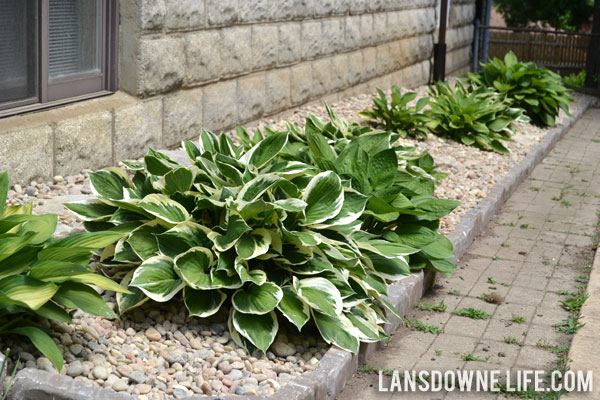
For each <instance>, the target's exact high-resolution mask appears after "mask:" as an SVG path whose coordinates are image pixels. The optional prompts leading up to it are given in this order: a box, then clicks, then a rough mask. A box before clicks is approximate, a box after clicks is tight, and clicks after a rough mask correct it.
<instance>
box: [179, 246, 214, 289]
mask: <svg viewBox="0 0 600 400" xmlns="http://www.w3.org/2000/svg"><path fill="white" fill-rule="evenodd" d="M213 261H214V260H213V253H212V251H211V250H210V249H207V248H205V247H193V248H191V249H190V250H188V251H187V252H185V253H183V254H180V255H179V256H177V257H176V258H175V261H174V262H175V272H176V273H177V275H179V276H180V277H181V279H182V280H183V281H184V282H185V283H186V284H187V285H188V286H190V287H191V288H193V289H198V290H209V289H212V287H213V286H212V279H211V275H210V270H211V266H212V264H213Z"/></svg>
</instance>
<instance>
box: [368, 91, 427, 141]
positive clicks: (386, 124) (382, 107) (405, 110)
mask: <svg viewBox="0 0 600 400" xmlns="http://www.w3.org/2000/svg"><path fill="white" fill-rule="evenodd" d="M377 93H378V94H379V97H374V98H373V107H372V108H368V109H366V110H364V111H363V112H361V113H359V114H358V115H360V116H361V117H363V118H367V119H369V120H372V122H373V124H374V125H375V126H377V127H381V128H383V129H385V130H386V131H392V132H396V133H399V134H400V136H401V137H403V138H404V137H407V136H412V137H422V138H423V139H425V138H426V137H427V133H429V129H428V128H427V127H426V126H425V123H426V122H427V118H426V117H425V115H423V114H421V111H422V110H423V109H424V108H425V106H426V105H427V103H429V98H427V97H422V98H420V99H419V100H418V101H417V103H416V104H415V105H414V106H409V103H410V102H412V101H413V100H415V99H416V98H417V94H416V93H415V92H407V93H404V94H402V92H401V91H400V88H398V86H393V87H392V94H391V102H389V103H388V99H387V96H386V95H385V93H384V92H383V91H382V90H380V89H377Z"/></svg>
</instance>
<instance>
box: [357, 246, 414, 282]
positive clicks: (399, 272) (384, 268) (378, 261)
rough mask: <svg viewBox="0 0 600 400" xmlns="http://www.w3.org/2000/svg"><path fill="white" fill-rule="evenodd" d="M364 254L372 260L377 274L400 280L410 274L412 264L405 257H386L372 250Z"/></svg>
mask: <svg viewBox="0 0 600 400" xmlns="http://www.w3.org/2000/svg"><path fill="white" fill-rule="evenodd" d="M364 254H365V256H367V257H369V259H370V260H371V262H372V264H373V269H374V270H375V272H376V273H377V275H379V276H380V277H382V278H384V279H388V280H390V281H398V280H400V279H404V278H406V277H407V276H409V275H410V266H409V265H408V263H407V262H406V260H405V259H404V257H384V256H382V255H380V254H377V253H373V252H370V251H365V252H364Z"/></svg>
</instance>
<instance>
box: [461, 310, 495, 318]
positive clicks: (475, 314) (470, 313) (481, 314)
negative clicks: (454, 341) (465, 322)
mask: <svg viewBox="0 0 600 400" xmlns="http://www.w3.org/2000/svg"><path fill="white" fill-rule="evenodd" d="M452 314H454V315H458V316H460V317H468V318H472V319H488V318H490V317H491V315H490V314H488V313H486V312H485V311H483V310H479V309H477V308H461V309H460V310H454V311H453V312H452Z"/></svg>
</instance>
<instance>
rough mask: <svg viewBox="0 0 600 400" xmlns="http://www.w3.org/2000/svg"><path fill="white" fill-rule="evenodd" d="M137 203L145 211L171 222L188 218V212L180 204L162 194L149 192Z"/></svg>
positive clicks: (179, 221) (176, 222)
mask: <svg viewBox="0 0 600 400" xmlns="http://www.w3.org/2000/svg"><path fill="white" fill-rule="evenodd" d="M138 205H139V206H140V207H141V208H142V209H144V210H145V211H146V212H148V213H150V214H152V215H154V216H155V217H158V218H160V219H161V220H163V221H166V222H168V223H171V224H179V223H181V222H184V221H187V220H188V219H189V218H190V214H189V213H188V212H187V210H186V209H185V208H184V207H183V206H182V205H181V204H179V203H178V202H176V201H174V200H171V199H170V198H169V196H166V195H164V194H156V193H153V194H149V195H148V196H146V197H144V199H143V200H142V201H141V202H139V203H138Z"/></svg>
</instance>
